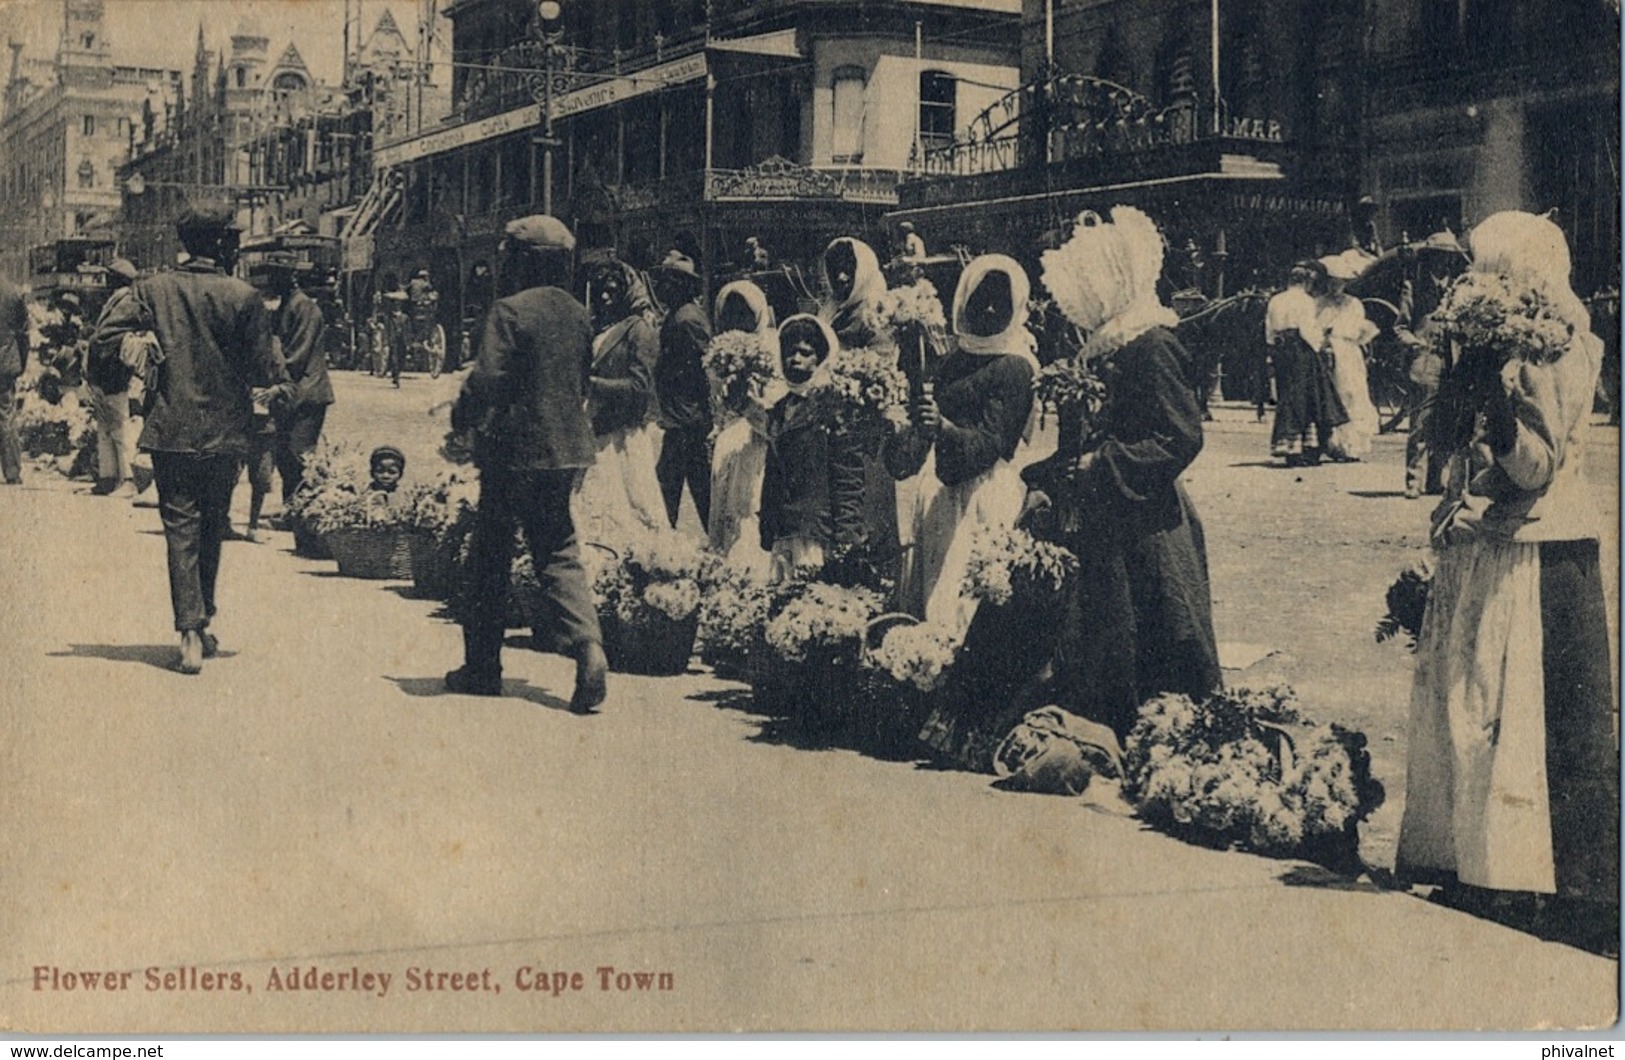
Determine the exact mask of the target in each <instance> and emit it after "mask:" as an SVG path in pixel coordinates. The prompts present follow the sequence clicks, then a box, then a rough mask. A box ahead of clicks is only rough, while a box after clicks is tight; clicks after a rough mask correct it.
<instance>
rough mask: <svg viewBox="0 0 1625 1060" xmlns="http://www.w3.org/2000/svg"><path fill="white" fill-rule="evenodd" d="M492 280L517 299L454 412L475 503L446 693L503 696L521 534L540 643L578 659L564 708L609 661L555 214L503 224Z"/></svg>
mask: <svg viewBox="0 0 1625 1060" xmlns="http://www.w3.org/2000/svg"><path fill="white" fill-rule="evenodd" d="M504 235H505V238H504V239H503V242H502V247H501V251H500V252H501V253H502V254H503V255H504V262H503V268H502V270H501V274H502V275H503V276H504V277H507V278H510V279H513V280H516V282H515V283H514V286H516V287H517V288H518V291H517V293H515V294H511V295H509V296H508V297H506V298H502V299H499V300H498V301H497V302H496V303H495V304H494V305H492V306H491V310H490V312H489V313H488V314H487V316H486V319H485V328H484V333H483V336H482V338H481V340H480V355H479V359H478V360H477V361H476V362H475V365H474V370H473V371H472V372H471V373H469V376H468V379H467V380H466V381H465V382H464V384H463V391H462V394H461V395H459V396H458V398H457V404H456V405H455V406H454V407H453V408H452V414H451V426H452V430H453V432H454V433H456V434H457V435H459V436H461V437H463V438H468V437H470V436H471V437H472V450H473V456H474V462H475V463H476V464H477V465H478V466H479V469H480V503H479V512H478V516H477V518H476V521H475V524H474V534H473V540H472V541H471V543H470V545H469V557H468V565H467V567H466V577H467V585H466V587H465V591H464V594H463V598H462V600H461V601H460V603H459V608H458V609H459V611H460V612H461V613H460V614H459V619H460V620H461V622H462V624H463V665H462V667H460V668H459V669H456V670H453V671H451V672H450V673H448V674H446V687H447V688H448V689H450V690H451V691H453V692H461V693H465V694H469V695H480V696H499V695H501V694H502V636H503V632H504V626H505V622H504V615H505V614H506V611H507V606H506V602H507V596H508V570H509V564H510V562H511V560H512V553H513V537H514V527H515V525H516V524H517V525H518V526H519V527H520V528H521V529H522V530H523V531H524V534H525V543H526V544H527V545H528V546H529V547H530V552H531V558H532V559H533V560H534V561H535V565H536V574H537V578H538V580H539V581H540V582H541V585H542V606H543V609H544V613H543V615H542V619H541V621H540V622H539V623H538V624H537V627H536V630H535V634H536V642H537V646H538V647H541V648H544V649H546V650H551V651H555V652H557V653H559V654H561V655H568V656H570V657H571V658H573V659H575V661H576V682H575V692H574V694H573V695H572V697H571V699H570V709H571V710H572V711H574V712H576V713H578V714H586V713H590V712H591V711H592V710H593V709H594V708H595V707H597V706H598V705H599V704H600V703H602V702H603V701H604V696H605V691H606V687H605V686H606V675H607V673H608V670H609V664H608V661H607V660H606V659H605V657H604V636H603V632H602V631H601V630H600V629H599V625H598V612H597V609H596V608H595V607H594V605H593V599H592V592H591V589H590V588H589V587H588V585H587V576H586V572H585V571H584V570H583V569H582V566H581V555H580V550H579V547H578V545H577V543H576V530H575V522H574V520H573V519H572V517H571V514H570V494H571V492H572V490H573V488H574V485H575V480H576V477H577V475H578V474H579V473H580V472H581V470H582V469H583V468H586V467H587V466H589V465H590V464H591V463H592V462H593V452H594V447H593V436H592V427H591V424H590V423H589V422H588V419H587V402H586V392H587V377H588V374H589V372H590V370H591V366H592V327H591V325H590V323H589V322H588V316H587V309H586V307H585V306H583V305H582V304H581V303H580V302H578V301H576V300H575V299H574V298H572V297H571V296H570V295H569V294H568V293H567V292H566V291H565V290H563V287H564V286H565V284H566V283H567V282H568V278H569V266H570V259H571V252H572V251H573V250H574V249H575V236H574V235H572V234H571V232H570V230H569V229H568V228H566V227H565V225H564V224H563V223H562V222H561V221H559V220H558V219H556V218H553V217H549V216H547V215H545V214H534V215H532V216H530V217H522V218H520V219H518V220H516V221H511V222H509V224H508V226H507V228H506V229H505V232H504Z"/></svg>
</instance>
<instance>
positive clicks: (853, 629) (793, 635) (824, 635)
mask: <svg viewBox="0 0 1625 1060" xmlns="http://www.w3.org/2000/svg"><path fill="white" fill-rule="evenodd" d="M883 602H884V598H883V597H882V596H881V595H880V594H879V593H877V592H874V591H873V590H870V589H860V588H848V587H844V586H839V585H825V584H823V583H821V582H813V583H811V584H809V585H808V586H807V588H806V591H805V592H803V593H802V594H801V595H800V596H798V597H796V598H795V599H794V600H791V601H790V602H789V603H788V604H786V605H785V607H784V609H783V610H782V611H780V612H779V613H778V615H777V616H775V617H774V618H773V619H772V620H771V621H769V622H768V624H767V633H766V637H767V645H768V647H770V648H772V649H773V651H774V652H776V653H777V654H778V655H779V657H780V658H781V659H783V660H784V661H786V662H790V663H805V662H808V661H809V660H811V659H813V658H815V657H817V658H819V659H822V660H828V661H834V662H849V663H855V662H857V660H858V658H859V655H860V654H861V652H862V649H863V635H864V633H865V632H867V631H868V628H869V623H870V621H871V620H873V619H874V617H875V616H876V615H878V614H879V613H880V611H881V604H882V603H883Z"/></svg>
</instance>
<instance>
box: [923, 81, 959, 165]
mask: <svg viewBox="0 0 1625 1060" xmlns="http://www.w3.org/2000/svg"><path fill="white" fill-rule="evenodd" d="M958 91H959V82H958V80H957V79H956V78H955V77H954V75H952V74H949V73H944V72H943V71H941V70H925V71H923V72H921V74H920V141H921V143H922V144H923V145H924V146H926V147H932V146H935V145H939V144H945V143H952V142H953V138H954V125H955V121H954V97H955V96H956V95H957V94H958Z"/></svg>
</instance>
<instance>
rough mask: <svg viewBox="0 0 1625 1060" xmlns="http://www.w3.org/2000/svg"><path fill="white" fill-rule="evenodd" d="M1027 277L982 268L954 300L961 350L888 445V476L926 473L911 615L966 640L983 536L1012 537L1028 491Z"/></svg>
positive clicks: (910, 531) (967, 276)
mask: <svg viewBox="0 0 1625 1060" xmlns="http://www.w3.org/2000/svg"><path fill="white" fill-rule="evenodd" d="M1028 294H1029V284H1028V280H1027V273H1026V272H1025V270H1023V269H1022V267H1021V266H1020V265H1019V264H1017V263H1016V262H1015V260H1014V259H1012V258H1008V257H1005V256H1004V255H1002V254H988V255H984V256H983V257H979V258H977V259H976V260H974V261H972V262H971V263H970V264H969V266H967V267H966V269H965V271H964V273H963V274H962V275H961V276H960V278H959V287H958V289H957V290H956V291H955V292H954V304H953V327H954V334H955V335H956V336H957V337H958V349H957V350H956V351H955V352H954V353H952V354H950V355H949V356H948V357H947V358H945V359H944V360H943V361H942V362H941V364H939V365H938V366H937V368H936V372H935V374H934V375H933V377H932V381H931V383H930V385H929V387H927V388H926V389H925V390H923V391H922V393H921V394H920V395H918V396H917V398H916V400H915V404H914V408H913V410H912V413H911V417H910V419H911V422H910V425H909V426H908V427H907V428H905V429H904V430H903V431H902V432H901V433H899V434H896V435H893V436H892V437H891V438H890V439H888V440H887V442H886V448H885V460H886V469H887V470H888V471H890V472H891V474H892V476H893V477H894V478H896V479H899V480H902V479H905V478H909V477H911V476H915V475H918V476H919V479H918V482H917V484H916V488H915V490H914V491H913V497H912V499H913V504H912V508H913V510H912V512H910V513H907V515H906V516H905V519H904V522H905V527H904V531H905V534H906V536H907V538H908V540H910V541H911V542H912V543H913V546H914V547H913V548H911V549H909V550H908V551H907V552H906V553H905V554H904V557H903V571H902V576H901V578H900V580H899V582H898V598H899V606H900V607H901V609H903V610H905V611H908V612H910V613H911V614H914V615H916V616H919V617H921V618H924V619H925V620H926V621H927V622H931V623H933V624H936V625H940V626H942V627H944V628H945V629H946V630H948V631H950V632H951V633H952V635H953V636H954V638H955V639H956V640H958V639H962V638H963V637H964V635H965V632H966V630H967V629H969V627H970V622H971V618H972V617H973V616H974V615H975V613H976V601H975V600H973V599H971V598H969V597H967V596H965V595H964V594H963V592H962V589H963V583H964V580H965V571H966V568H967V567H968V566H969V563H970V550H971V545H972V541H973V539H974V538H975V536H976V533H977V531H979V530H981V529H983V528H988V529H994V530H1008V529H1010V528H1011V527H1012V526H1014V525H1015V522H1016V517H1017V516H1018V515H1020V513H1021V502H1022V498H1023V495H1024V493H1025V490H1026V488H1025V486H1023V484H1022V481H1021V473H1020V470H1019V469H1018V468H1017V467H1016V465H1015V463H1014V462H1013V460H1014V457H1015V455H1016V450H1017V448H1018V447H1020V445H1021V443H1022V436H1023V434H1024V433H1025V432H1026V429H1027V422H1028V418H1029V416H1030V414H1031V412H1032V404H1033V396H1032V394H1033V391H1032V387H1033V377H1034V376H1035V375H1036V374H1037V372H1038V360H1037V358H1036V357H1035V356H1034V355H1033V346H1034V342H1033V337H1032V334H1031V333H1030V332H1028V330H1027V297H1028Z"/></svg>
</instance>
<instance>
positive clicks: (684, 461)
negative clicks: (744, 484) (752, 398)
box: [655, 427, 711, 530]
mask: <svg viewBox="0 0 1625 1060" xmlns="http://www.w3.org/2000/svg"><path fill="white" fill-rule="evenodd" d="M655 478H656V479H658V480H659V481H660V495H661V496H662V497H664V498H665V501H666V518H667V519H668V520H670V521H671V525H672V526H676V525H677V512H678V509H679V508H681V507H682V504H683V483H685V482H686V483H688V492H689V494H690V495H691V496H692V497H693V498H694V507H695V508H697V509H698V510H699V513H700V525H701V526H702V527H704V528H705V529H706V530H710V529H711V526H710V523H711V428H710V427H673V428H670V429H668V430H667V431H666V437H665V440H664V441H662V442H661V443H660V459H659V460H657V461H656V462H655Z"/></svg>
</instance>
